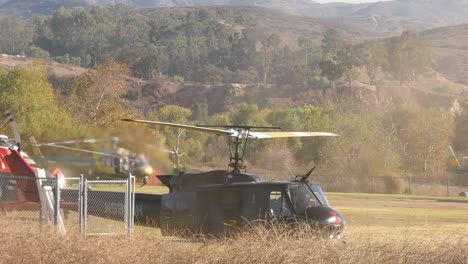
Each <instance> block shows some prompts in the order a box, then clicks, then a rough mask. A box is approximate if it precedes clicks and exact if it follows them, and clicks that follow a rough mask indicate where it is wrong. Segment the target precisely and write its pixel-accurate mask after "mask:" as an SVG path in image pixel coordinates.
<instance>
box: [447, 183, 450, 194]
mask: <svg viewBox="0 0 468 264" xmlns="http://www.w3.org/2000/svg"><path fill="white" fill-rule="evenodd" d="M447 196H450V179H447Z"/></svg>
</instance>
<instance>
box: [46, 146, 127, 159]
mask: <svg viewBox="0 0 468 264" xmlns="http://www.w3.org/2000/svg"><path fill="white" fill-rule="evenodd" d="M41 146H47V147H54V148H61V149H66V150H73V151H79V152H84V153H90V154H96V155H101V156H109V157H114V158H120V156H117V155H112V154H109V153H104V152H99V151H92V150H86V149H79V148H71V147H65V146H61V145H55V144H42V145H41Z"/></svg>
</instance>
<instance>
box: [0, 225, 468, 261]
mask: <svg viewBox="0 0 468 264" xmlns="http://www.w3.org/2000/svg"><path fill="white" fill-rule="evenodd" d="M0 223H2V228H1V230H0V263H460V264H466V258H467V256H468V236H467V235H468V230H467V229H466V228H463V227H460V228H462V229H461V230H459V229H457V228H453V229H450V228H444V229H440V228H438V227H436V226H434V227H420V228H409V227H408V228H401V227H400V228H395V227H383V228H381V229H378V230H376V229H370V228H360V229H359V228H350V230H348V231H347V237H346V239H345V240H327V239H323V238H322V237H321V236H318V235H316V234H314V233H311V230H308V229H307V228H298V229H296V230H295V231H294V232H291V229H288V228H283V227H275V228H270V227H268V228H267V227H265V226H262V225H260V226H255V227H252V228H251V229H247V230H245V231H243V232H240V233H238V234H236V235H235V236H233V237H232V238H228V239H206V240H200V239H196V240H190V239H181V238H178V237H161V236H160V234H159V230H158V229H153V228H137V230H136V232H135V234H134V237H133V238H125V237H81V236H79V235H77V232H69V233H68V235H66V236H64V237H62V236H60V235H58V234H57V233H56V232H54V231H53V230H51V229H50V228H48V227H46V226H42V228H41V227H39V226H38V225H37V224H35V223H33V222H26V221H3V220H2V219H0Z"/></svg>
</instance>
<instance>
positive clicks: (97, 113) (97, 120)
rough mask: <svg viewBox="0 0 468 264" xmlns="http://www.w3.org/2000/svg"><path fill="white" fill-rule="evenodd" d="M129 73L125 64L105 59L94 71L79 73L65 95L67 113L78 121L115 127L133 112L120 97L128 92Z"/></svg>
mask: <svg viewBox="0 0 468 264" xmlns="http://www.w3.org/2000/svg"><path fill="white" fill-rule="evenodd" d="M129 72H130V71H129V69H128V67H127V66H126V65H123V64H119V63H117V62H116V61H115V60H113V59H107V60H105V61H104V62H103V63H102V64H100V65H98V67H97V68H96V70H95V71H88V72H86V73H83V74H81V75H79V76H78V77H76V78H75V79H74V80H73V82H72V84H71V90H70V92H69V95H68V100H70V104H69V112H70V113H71V114H73V115H74V116H75V117H76V118H77V119H78V122H79V123H80V124H89V125H98V126H115V125H116V122H118V120H119V118H124V117H126V116H128V115H129V114H131V112H132V109H131V108H128V107H125V106H124V104H123V100H122V99H121V97H122V96H123V95H125V94H126V93H127V92H128V87H127V82H126V78H127V76H128V74H129Z"/></svg>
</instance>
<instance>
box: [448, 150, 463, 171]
mask: <svg viewBox="0 0 468 264" xmlns="http://www.w3.org/2000/svg"><path fill="white" fill-rule="evenodd" d="M448 154H449V157H448V160H449V166H450V167H452V168H461V165H460V162H458V159H457V156H456V155H455V151H453V148H452V146H450V145H449V146H448Z"/></svg>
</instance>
